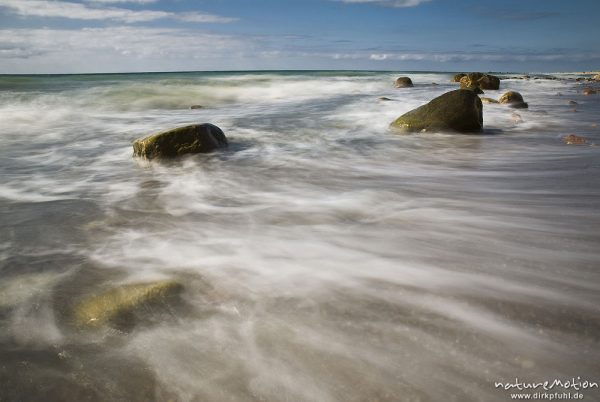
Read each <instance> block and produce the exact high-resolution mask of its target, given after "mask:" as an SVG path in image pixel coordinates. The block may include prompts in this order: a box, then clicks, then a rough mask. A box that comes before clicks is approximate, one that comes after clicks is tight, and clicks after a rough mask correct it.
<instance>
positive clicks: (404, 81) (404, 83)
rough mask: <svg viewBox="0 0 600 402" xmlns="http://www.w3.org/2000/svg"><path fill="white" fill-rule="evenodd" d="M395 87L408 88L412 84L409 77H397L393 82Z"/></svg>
mask: <svg viewBox="0 0 600 402" xmlns="http://www.w3.org/2000/svg"><path fill="white" fill-rule="evenodd" d="M395 86H396V88H409V87H412V86H414V85H413V82H412V80H411V79H410V78H409V77H399V78H398V79H397V80H396V83H395Z"/></svg>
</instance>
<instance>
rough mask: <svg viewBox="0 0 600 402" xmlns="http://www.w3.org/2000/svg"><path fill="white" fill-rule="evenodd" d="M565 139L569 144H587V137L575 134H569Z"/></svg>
mask: <svg viewBox="0 0 600 402" xmlns="http://www.w3.org/2000/svg"><path fill="white" fill-rule="evenodd" d="M563 141H564V143H565V144H567V145H584V144H587V138H585V137H581V136H579V135H575V134H569V135H567V136H566V137H564V138H563Z"/></svg>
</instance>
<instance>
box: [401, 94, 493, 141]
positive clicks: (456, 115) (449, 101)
mask: <svg viewBox="0 0 600 402" xmlns="http://www.w3.org/2000/svg"><path fill="white" fill-rule="evenodd" d="M391 127H392V128H395V129H399V130H402V131H407V132H418V131H456V132H461V133H472V132H479V131H481V129H482V128H483V105H482V103H481V99H479V97H478V96H477V95H476V94H475V92H473V91H469V90H464V89H458V90H456V91H450V92H447V93H445V94H443V95H441V96H438V97H437V98H435V99H433V100H432V101H431V102H429V103H428V104H426V105H423V106H421V107H418V108H416V109H414V110H411V111H410V112H408V113H405V114H403V115H402V116H400V117H398V118H397V119H396V120H395V121H394V122H393V123H392V124H391Z"/></svg>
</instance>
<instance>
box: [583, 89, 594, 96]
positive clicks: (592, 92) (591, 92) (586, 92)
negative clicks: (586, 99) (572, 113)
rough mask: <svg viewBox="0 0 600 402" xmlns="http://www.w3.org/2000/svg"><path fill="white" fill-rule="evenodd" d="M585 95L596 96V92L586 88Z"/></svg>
mask: <svg viewBox="0 0 600 402" xmlns="http://www.w3.org/2000/svg"><path fill="white" fill-rule="evenodd" d="M583 94H584V95H596V90H595V89H594V88H585V89H584V90H583Z"/></svg>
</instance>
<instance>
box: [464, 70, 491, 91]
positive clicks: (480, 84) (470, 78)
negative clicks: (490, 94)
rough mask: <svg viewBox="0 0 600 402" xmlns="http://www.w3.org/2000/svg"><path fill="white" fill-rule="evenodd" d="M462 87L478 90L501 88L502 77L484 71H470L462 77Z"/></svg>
mask: <svg viewBox="0 0 600 402" xmlns="http://www.w3.org/2000/svg"><path fill="white" fill-rule="evenodd" d="M460 87H461V88H462V89H470V90H475V91H477V88H478V89H480V90H481V89H499V88H500V78H498V77H496V76H495V75H490V74H484V73H469V74H467V75H465V76H464V77H462V78H461V79H460Z"/></svg>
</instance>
